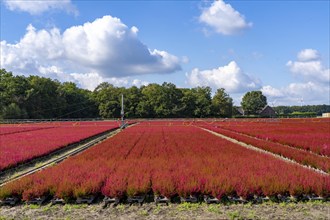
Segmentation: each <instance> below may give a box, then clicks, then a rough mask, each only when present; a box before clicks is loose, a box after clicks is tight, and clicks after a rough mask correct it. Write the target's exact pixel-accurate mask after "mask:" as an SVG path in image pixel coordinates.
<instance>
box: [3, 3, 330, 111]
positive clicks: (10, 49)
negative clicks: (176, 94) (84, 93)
mask: <svg viewBox="0 0 330 220" xmlns="http://www.w3.org/2000/svg"><path fill="white" fill-rule="evenodd" d="M329 4H330V3H329V1H216V2H213V1H105V0H103V1H70V0H58V1H46V0H44V1H36V0H34V1H27V0H26V1H14V0H2V1H1V68H5V69H6V70H8V71H12V72H13V73H14V74H23V75H29V74H31V75H40V76H45V77H50V78H53V79H58V80H60V81H73V82H75V83H77V84H78V85H79V86H80V87H82V88H88V89H90V90H93V89H94V88H95V87H96V86H97V85H98V84H99V83H101V82H103V81H108V82H110V83H112V84H114V85H116V86H125V87H129V86H132V85H137V86H141V85H146V84H148V83H160V84H161V83H163V82H164V81H166V82H172V83H174V84H176V85H177V86H178V87H196V86H210V87H211V88H212V90H213V91H216V89H217V88H225V89H226V91H227V92H228V93H229V94H230V96H232V97H233V98H234V101H235V104H237V105H238V104H239V103H240V100H241V97H242V96H243V95H244V94H245V93H246V92H247V91H251V90H261V91H262V92H263V93H264V94H265V95H266V96H267V99H268V102H269V104H271V105H300V104H330V97H329V96H330V90H329V87H330V86H329V83H330V80H329V74H330V73H329V48H330V45H329V40H330V34H329V30H330V25H329V20H330V18H329V10H330V9H329V8H330V5H329Z"/></svg>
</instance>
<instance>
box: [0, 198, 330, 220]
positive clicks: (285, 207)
mask: <svg viewBox="0 0 330 220" xmlns="http://www.w3.org/2000/svg"><path fill="white" fill-rule="evenodd" d="M4 219H24V220H26V219H48V220H50V219H125V220H126V219H203V220H207V219H313V220H314V219H330V203H329V202H327V203H321V202H307V203H271V202H266V203H262V204H258V205H254V204H230V205H224V204H210V205H207V204H204V203H202V204H190V203H182V204H169V205H168V206H166V205H165V204H160V205H158V206H156V205H155V204H154V203H146V204H143V205H142V206H140V205H138V204H136V205H135V204H133V205H128V204H120V205H118V206H116V207H113V206H112V205H109V206H108V207H105V208H104V207H103V204H102V203H98V204H93V205H85V204H83V205H74V204H71V205H53V206H51V204H46V205H42V206H38V205H18V206H14V207H10V206H2V207H0V220H4Z"/></svg>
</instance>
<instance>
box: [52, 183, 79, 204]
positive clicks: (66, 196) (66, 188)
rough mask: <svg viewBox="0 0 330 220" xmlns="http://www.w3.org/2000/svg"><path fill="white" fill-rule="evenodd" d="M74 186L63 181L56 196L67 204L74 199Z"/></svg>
mask: <svg viewBox="0 0 330 220" xmlns="http://www.w3.org/2000/svg"><path fill="white" fill-rule="evenodd" d="M74 187H75V186H74V184H73V183H72V182H70V181H67V180H63V182H61V183H60V184H59V185H58V188H57V191H56V194H55V196H56V197H57V198H61V199H63V200H64V201H65V202H69V201H70V200H71V199H72V198H73V190H74Z"/></svg>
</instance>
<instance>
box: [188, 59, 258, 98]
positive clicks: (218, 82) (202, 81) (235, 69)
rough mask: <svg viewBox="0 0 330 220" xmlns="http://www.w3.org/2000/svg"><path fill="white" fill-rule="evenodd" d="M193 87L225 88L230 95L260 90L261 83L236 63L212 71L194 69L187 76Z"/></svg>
mask: <svg viewBox="0 0 330 220" xmlns="http://www.w3.org/2000/svg"><path fill="white" fill-rule="evenodd" d="M186 77H187V82H188V84H189V85H191V86H210V87H211V88H213V90H216V89H217V88H224V89H226V91H227V92H230V93H242V92H246V91H249V90H253V89H259V88H260V87H261V86H260V81H259V80H257V79H254V78H253V77H251V76H249V75H247V74H245V73H244V72H243V71H242V70H241V69H240V68H239V66H238V65H237V63H236V62H235V61H232V62H230V63H229V64H228V65H226V66H222V67H219V68H217V69H211V70H199V69H197V68H195V69H193V70H192V71H191V72H190V73H189V74H188V73H187V74H186Z"/></svg>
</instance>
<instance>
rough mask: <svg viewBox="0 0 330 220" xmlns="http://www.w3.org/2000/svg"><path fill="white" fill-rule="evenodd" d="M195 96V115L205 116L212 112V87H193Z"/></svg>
mask: <svg viewBox="0 0 330 220" xmlns="http://www.w3.org/2000/svg"><path fill="white" fill-rule="evenodd" d="M192 91H193V94H194V96H195V109H194V113H193V116H194V117H198V118H205V117H208V116H210V114H211V106H212V99H211V88H210V87H208V86H207V87H197V88H193V89H192Z"/></svg>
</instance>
